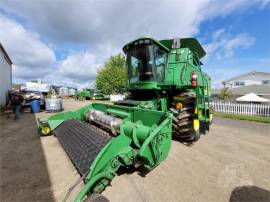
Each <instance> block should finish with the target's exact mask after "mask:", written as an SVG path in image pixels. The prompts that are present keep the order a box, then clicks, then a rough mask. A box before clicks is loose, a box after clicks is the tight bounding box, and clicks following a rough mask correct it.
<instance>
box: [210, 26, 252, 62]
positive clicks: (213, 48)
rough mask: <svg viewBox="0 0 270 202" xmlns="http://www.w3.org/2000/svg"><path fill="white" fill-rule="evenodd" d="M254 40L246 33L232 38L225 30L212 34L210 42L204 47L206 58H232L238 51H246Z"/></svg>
mask: <svg viewBox="0 0 270 202" xmlns="http://www.w3.org/2000/svg"><path fill="white" fill-rule="evenodd" d="M254 42H255V38H254V37H252V36H250V35H249V34H247V33H240V34H237V35H236V36H233V35H232V34H230V33H227V32H226V30H225V29H220V30H217V31H216V32H214V33H213V36H212V41H211V42H210V43H209V44H206V45H205V49H206V52H207V54H208V56H207V57H208V58H209V57H211V56H213V57H216V58H218V59H221V58H228V57H232V56H233V55H234V54H235V52H236V51H237V50H239V49H246V48H248V47H250V46H252V45H253V44H254Z"/></svg>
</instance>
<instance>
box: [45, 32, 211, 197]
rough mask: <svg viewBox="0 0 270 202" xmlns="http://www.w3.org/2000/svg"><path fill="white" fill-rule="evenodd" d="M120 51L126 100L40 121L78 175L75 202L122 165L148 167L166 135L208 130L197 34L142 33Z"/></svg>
mask: <svg viewBox="0 0 270 202" xmlns="http://www.w3.org/2000/svg"><path fill="white" fill-rule="evenodd" d="M123 50H124V52H125V54H126V58H127V69H128V88H129V97H128V98H127V99H126V100H124V101H119V102H117V103H114V104H101V103H93V104H90V105H88V106H85V107H82V108H80V109H78V110H77V111H73V112H65V113H60V114H56V115H54V116H51V117H50V118H49V119H48V122H47V124H44V123H43V124H40V128H41V130H42V129H44V127H47V130H45V131H48V127H49V129H50V130H51V131H52V132H53V133H54V134H55V135H56V137H57V138H58V140H59V142H60V143H61V144H62V146H63V147H64V149H65V151H66V153H67V154H68V156H69V157H70V159H71V160H72V162H73V163H74V165H75V167H76V168H77V169H78V171H79V173H80V174H81V175H82V176H83V177H84V182H85V186H84V188H83V189H82V190H81V191H80V193H79V194H78V195H77V198H76V201H82V200H89V197H92V196H93V195H94V194H98V193H101V192H102V191H103V190H104V189H105V188H106V186H108V185H109V184H110V182H111V180H112V179H113V177H114V176H115V175H116V171H117V170H118V169H119V168H120V167H121V166H124V167H126V166H134V167H137V166H144V167H145V168H147V169H148V170H151V169H153V168H154V167H156V166H157V165H159V164H160V163H161V162H162V161H163V160H165V159H166V158H167V156H168V153H169V151H170V147H171V142H172V136H173V137H174V138H175V139H178V140H180V141H182V142H188V143H191V142H195V141H197V140H198V139H199V138H200V134H205V133H206V132H207V131H208V130H209V123H210V118H211V117H210V116H211V114H210V109H209V96H210V89H211V88H210V78H209V77H208V76H207V75H206V74H205V73H204V72H203V71H202V69H201V65H202V63H201V61H200V59H201V58H202V57H203V56H204V55H205V51H204V50H203V48H202V47H201V45H200V44H199V42H198V41H197V40H196V39H194V38H183V39H168V40H167V39H166V40H161V41H156V40H154V39H152V38H148V37H145V38H139V39H136V40H134V41H131V42H130V43H128V44H127V45H125V46H124V48H123ZM87 197H88V198H87Z"/></svg>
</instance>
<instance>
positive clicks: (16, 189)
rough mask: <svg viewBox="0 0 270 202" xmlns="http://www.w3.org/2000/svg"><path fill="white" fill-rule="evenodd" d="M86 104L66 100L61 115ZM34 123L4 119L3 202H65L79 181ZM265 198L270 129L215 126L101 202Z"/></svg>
mask: <svg viewBox="0 0 270 202" xmlns="http://www.w3.org/2000/svg"><path fill="white" fill-rule="evenodd" d="M88 103H89V102H79V101H73V100H64V108H65V110H72V109H76V108H78V107H80V106H82V105H85V104H88ZM49 115H51V114H47V113H44V112H42V113H39V114H37V115H36V116H37V117H47V116H49ZM37 117H35V116H34V115H33V114H31V113H24V114H23V116H22V120H21V121H20V122H14V121H13V120H12V119H7V118H6V116H3V115H1V125H0V126H1V141H0V142H1V147H0V149H1V150H0V151H1V179H0V181H1V182H0V183H1V184H0V186H1V195H0V196H1V198H0V199H1V201H62V200H63V198H64V196H65V194H66V192H67V190H68V189H69V187H70V186H72V185H73V184H74V183H75V181H76V180H77V179H78V178H79V175H78V174H77V172H76V170H75V168H74V167H73V165H72V163H71V162H70V160H69V159H68V157H67V155H66V154H65V152H64V150H63V149H62V147H61V145H60V144H59V143H58V141H57V139H56V138H55V137H53V136H50V137H44V138H39V137H38V135H37V129H36V122H35V120H36V118H37ZM80 187H82V184H80V185H79V186H78V187H77V188H76V190H75V191H74V192H75V193H73V194H72V195H71V197H70V199H72V198H73V197H74V195H75V194H76V191H78V190H79V189H80ZM266 190H268V191H269V190H270V124H262V123H253V122H247V121H239V120H231V119H221V118H216V119H215V121H214V124H213V126H212V128H211V132H210V133H209V134H208V135H207V136H203V137H202V138H201V140H200V141H199V142H198V143H196V144H195V145H193V146H192V147H187V146H185V145H183V144H181V143H179V142H175V141H174V142H173V145H172V149H171V152H170V154H169V158H168V159H167V160H166V161H165V162H163V163H162V164H161V165H160V166H158V167H157V168H156V169H154V170H153V171H152V172H150V173H148V174H147V175H146V176H145V177H142V176H140V175H139V174H138V173H137V172H133V173H132V174H122V175H121V176H117V177H115V178H114V180H113V181H112V186H110V187H108V188H107V189H106V190H105V191H104V192H103V194H104V195H105V196H107V197H108V198H109V199H110V200H111V201H237V200H238V201H239V200H240V201H243V199H245V197H255V198H256V199H257V201H261V200H263V199H268V200H269V201H270V198H267V197H269V192H267V191H266ZM267 194H268V195H267ZM248 199H249V200H251V199H252V198H248Z"/></svg>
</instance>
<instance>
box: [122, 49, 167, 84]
mask: <svg viewBox="0 0 270 202" xmlns="http://www.w3.org/2000/svg"><path fill="white" fill-rule="evenodd" d="M165 65H166V53H165V52H164V51H163V50H161V49H160V48H159V47H157V46H155V45H152V44H147V45H145V44H141V45H137V46H133V47H132V48H130V49H129V50H128V51H127V66H128V77H129V82H130V83H136V82H143V81H156V82H162V81H163V80H164V73H165Z"/></svg>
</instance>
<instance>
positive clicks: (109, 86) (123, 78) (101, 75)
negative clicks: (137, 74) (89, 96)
mask: <svg viewBox="0 0 270 202" xmlns="http://www.w3.org/2000/svg"><path fill="white" fill-rule="evenodd" d="M125 64H126V62H125V56H124V55H122V54H118V55H114V56H111V57H110V58H109V59H108V60H107V61H106V62H105V64H104V66H103V68H102V69H101V70H99V71H98V73H97V77H96V89H97V90H99V91H100V92H101V93H104V94H112V93H123V92H125V91H126V90H127V70H126V65H125Z"/></svg>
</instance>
